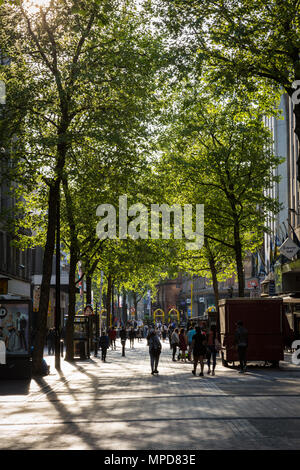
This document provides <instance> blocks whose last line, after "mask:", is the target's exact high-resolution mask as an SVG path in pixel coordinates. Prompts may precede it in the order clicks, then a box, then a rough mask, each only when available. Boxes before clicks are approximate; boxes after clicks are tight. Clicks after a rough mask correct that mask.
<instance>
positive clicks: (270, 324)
mask: <svg viewBox="0 0 300 470" xmlns="http://www.w3.org/2000/svg"><path fill="white" fill-rule="evenodd" d="M219 312H220V334H221V344H222V345H223V347H224V348H225V349H224V350H223V351H222V360H223V365H225V366H227V365H228V363H229V362H235V361H236V362H237V361H238V354H237V350H236V347H235V341H234V339H235V331H236V323H237V322H238V321H239V320H242V322H243V324H244V327H245V328H247V330H248V349H247V361H264V362H270V363H272V364H273V365H274V366H278V365H279V361H281V360H283V358H284V356H283V354H284V346H285V345H287V344H288V343H289V342H290V341H291V340H292V334H293V332H292V330H291V329H290V326H289V324H288V321H287V318H286V315H285V313H284V311H283V302H282V299H281V298H269V297H268V298H261V299H250V298H235V299H222V300H220V301H219Z"/></svg>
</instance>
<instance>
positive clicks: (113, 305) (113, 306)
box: [111, 281, 115, 325]
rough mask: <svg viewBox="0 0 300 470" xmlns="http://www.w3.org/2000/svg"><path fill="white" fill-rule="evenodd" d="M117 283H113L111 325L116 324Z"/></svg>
mask: <svg viewBox="0 0 300 470" xmlns="http://www.w3.org/2000/svg"><path fill="white" fill-rule="evenodd" d="M114 300H115V283H114V281H112V283H111V324H112V325H113V324H114V318H115V302H114Z"/></svg>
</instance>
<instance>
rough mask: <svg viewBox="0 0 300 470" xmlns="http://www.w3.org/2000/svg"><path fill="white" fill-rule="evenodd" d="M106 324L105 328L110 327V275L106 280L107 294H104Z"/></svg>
mask: <svg viewBox="0 0 300 470" xmlns="http://www.w3.org/2000/svg"><path fill="white" fill-rule="evenodd" d="M106 315H107V317H106V323H107V325H106V326H107V327H109V326H110V315H111V274H109V275H108V278H107V293H106Z"/></svg>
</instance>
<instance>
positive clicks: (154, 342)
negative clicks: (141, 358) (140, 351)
mask: <svg viewBox="0 0 300 470" xmlns="http://www.w3.org/2000/svg"><path fill="white" fill-rule="evenodd" d="M148 345H149V354H150V364H151V374H152V375H154V374H158V370H157V367H158V362H159V357H160V353H161V342H160V340H159V337H158V336H157V334H156V332H155V330H151V332H150V333H149V338H148Z"/></svg>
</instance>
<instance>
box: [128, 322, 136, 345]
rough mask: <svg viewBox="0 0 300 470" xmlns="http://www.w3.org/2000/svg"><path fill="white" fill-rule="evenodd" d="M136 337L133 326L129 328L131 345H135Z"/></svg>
mask: <svg viewBox="0 0 300 470" xmlns="http://www.w3.org/2000/svg"><path fill="white" fill-rule="evenodd" d="M134 339H135V331H134V328H133V326H132V327H131V328H130V330H129V341H130V347H131V348H133V346H134Z"/></svg>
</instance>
